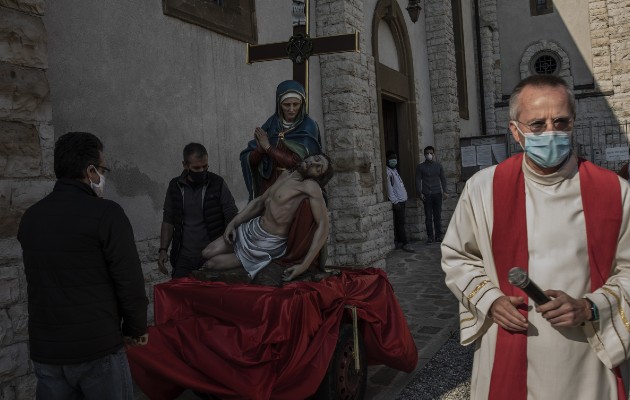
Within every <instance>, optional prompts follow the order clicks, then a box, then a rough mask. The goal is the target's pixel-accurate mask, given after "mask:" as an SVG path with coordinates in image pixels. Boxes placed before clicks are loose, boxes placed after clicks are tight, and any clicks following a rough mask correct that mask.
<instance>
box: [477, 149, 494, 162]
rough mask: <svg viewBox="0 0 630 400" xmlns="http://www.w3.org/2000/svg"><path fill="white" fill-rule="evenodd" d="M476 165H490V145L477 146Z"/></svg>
mask: <svg viewBox="0 0 630 400" xmlns="http://www.w3.org/2000/svg"><path fill="white" fill-rule="evenodd" d="M477 164H478V165H492V145H490V144H484V145H482V146H477Z"/></svg>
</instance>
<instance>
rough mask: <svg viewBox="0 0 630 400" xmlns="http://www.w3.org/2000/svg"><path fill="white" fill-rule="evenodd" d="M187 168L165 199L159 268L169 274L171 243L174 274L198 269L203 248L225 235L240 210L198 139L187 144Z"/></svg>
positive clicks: (171, 186) (185, 165)
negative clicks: (213, 168) (209, 163)
mask: <svg viewBox="0 0 630 400" xmlns="http://www.w3.org/2000/svg"><path fill="white" fill-rule="evenodd" d="M182 165H183V166H184V171H183V172H182V173H181V175H180V176H178V177H175V178H173V179H172V180H171V181H170V183H169V185H168V189H167V191H166V198H165V199H164V214H163V218H162V228H161V237H160V249H159V258H158V268H159V270H160V272H162V273H163V274H165V275H168V270H167V269H166V265H165V264H166V261H167V260H168V258H169V257H168V249H169V246H170V245H171V241H172V246H171V255H170V261H171V266H172V268H173V270H172V273H171V276H172V277H173V278H182V277H185V276H188V275H189V274H190V273H191V272H192V271H194V270H197V269H199V268H200V267H201V266H202V265H203V263H204V262H205V259H204V258H203V256H202V255H201V251H202V250H203V249H205V248H206V246H207V245H208V243H210V242H212V241H213V240H215V239H216V238H218V237H221V236H222V235H223V232H224V231H225V228H226V227H227V225H228V223H229V222H230V221H231V220H232V218H234V216H236V214H237V213H238V208H237V207H236V203H235V202H234V197H232V193H231V192H230V189H229V188H228V186H227V184H226V183H225V181H224V180H223V178H221V177H220V176H219V175H217V174H213V173H212V172H209V171H208V152H207V151H206V148H205V147H204V146H203V145H201V144H199V143H189V144H187V145H186V147H184V160H183V161H182Z"/></svg>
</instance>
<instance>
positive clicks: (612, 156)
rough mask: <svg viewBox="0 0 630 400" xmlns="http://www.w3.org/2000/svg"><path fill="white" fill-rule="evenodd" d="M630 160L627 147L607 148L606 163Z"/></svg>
mask: <svg viewBox="0 0 630 400" xmlns="http://www.w3.org/2000/svg"><path fill="white" fill-rule="evenodd" d="M629 159H630V155H629V154H628V148H627V147H625V146H624V147H607V148H606V161H626V160H629Z"/></svg>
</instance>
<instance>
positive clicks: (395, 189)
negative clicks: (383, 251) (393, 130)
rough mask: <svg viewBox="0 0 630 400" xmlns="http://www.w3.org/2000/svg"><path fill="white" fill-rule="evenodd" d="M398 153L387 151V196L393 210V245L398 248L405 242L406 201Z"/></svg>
mask: <svg viewBox="0 0 630 400" xmlns="http://www.w3.org/2000/svg"><path fill="white" fill-rule="evenodd" d="M397 166H398V155H397V154H396V152H395V151H393V150H389V151H388V152H387V168H386V170H387V197H388V198H389V201H391V203H392V208H393V210H394V245H395V248H396V249H400V248H402V247H404V246H405V245H406V244H407V234H406V233H405V203H406V202H407V190H405V185H404V184H403V181H402V179H401V178H400V175H399V174H398V170H397V169H396V167H397Z"/></svg>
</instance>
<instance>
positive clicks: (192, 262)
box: [171, 254, 206, 278]
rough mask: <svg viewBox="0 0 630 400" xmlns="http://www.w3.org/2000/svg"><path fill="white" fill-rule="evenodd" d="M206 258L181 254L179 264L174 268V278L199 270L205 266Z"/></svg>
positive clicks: (172, 275) (178, 259)
mask: <svg viewBox="0 0 630 400" xmlns="http://www.w3.org/2000/svg"><path fill="white" fill-rule="evenodd" d="M205 262H206V259H205V258H203V257H201V256H199V257H186V256H182V255H181V254H180V256H179V257H178V258H177V265H176V266H175V268H173V273H172V274H171V277H172V278H184V277H186V276H188V275H190V273H191V272H193V271H194V270H197V269H199V268H201V267H202V266H203V264H204V263H205Z"/></svg>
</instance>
